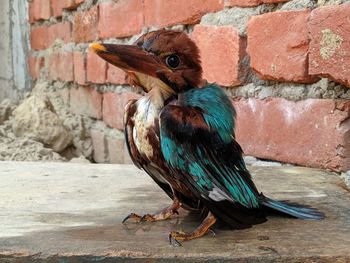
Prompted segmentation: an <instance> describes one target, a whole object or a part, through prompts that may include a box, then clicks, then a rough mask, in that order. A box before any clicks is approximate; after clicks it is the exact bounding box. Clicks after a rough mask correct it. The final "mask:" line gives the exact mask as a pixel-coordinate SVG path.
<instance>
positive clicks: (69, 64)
mask: <svg viewBox="0 0 350 263" xmlns="http://www.w3.org/2000/svg"><path fill="white" fill-rule="evenodd" d="M57 70H58V79H59V80H62V81H74V63H73V52H62V53H60V54H59V60H58V68H57Z"/></svg>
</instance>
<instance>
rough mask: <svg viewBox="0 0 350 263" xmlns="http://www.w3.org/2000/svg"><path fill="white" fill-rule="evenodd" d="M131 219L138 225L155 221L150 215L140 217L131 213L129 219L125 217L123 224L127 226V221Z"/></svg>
mask: <svg viewBox="0 0 350 263" xmlns="http://www.w3.org/2000/svg"><path fill="white" fill-rule="evenodd" d="M129 219H134V220H135V222H136V223H141V222H153V221H155V219H154V217H153V216H152V215H150V214H145V215H143V216H139V215H137V214H135V213H131V214H130V215H128V216H127V217H125V218H124V219H123V221H122V224H125V222H126V221H128V220H129Z"/></svg>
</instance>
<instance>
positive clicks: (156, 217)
mask: <svg viewBox="0 0 350 263" xmlns="http://www.w3.org/2000/svg"><path fill="white" fill-rule="evenodd" d="M180 207H181V203H180V201H179V200H178V199H177V198H176V197H175V198H174V200H173V204H172V205H171V206H169V207H167V208H165V209H163V210H162V211H161V212H159V213H156V214H153V215H151V214H146V215H143V216H140V215H137V214H135V213H131V214H130V215H128V216H127V217H125V218H124V220H123V224H124V223H125V222H126V221H127V220H129V219H134V221H136V222H155V221H161V220H166V219H169V218H171V216H172V215H174V214H179V212H178V210H179V208H180Z"/></svg>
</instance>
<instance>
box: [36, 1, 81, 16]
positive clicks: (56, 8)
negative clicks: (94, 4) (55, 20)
mask: <svg viewBox="0 0 350 263" xmlns="http://www.w3.org/2000/svg"><path fill="white" fill-rule="evenodd" d="M42 1H46V2H47V1H48V0H42ZM82 2H83V1H82V0H51V6H52V12H53V14H52V15H53V16H54V17H61V16H62V12H63V10H64V9H68V10H73V9H75V8H77V7H78V6H79V5H80V4H81V3H82Z"/></svg>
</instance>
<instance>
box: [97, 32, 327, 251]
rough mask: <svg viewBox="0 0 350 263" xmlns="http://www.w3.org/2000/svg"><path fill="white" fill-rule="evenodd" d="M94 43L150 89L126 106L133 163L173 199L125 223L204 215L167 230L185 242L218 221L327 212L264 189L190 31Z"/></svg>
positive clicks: (236, 223)
mask: <svg viewBox="0 0 350 263" xmlns="http://www.w3.org/2000/svg"><path fill="white" fill-rule="evenodd" d="M90 49H92V50H93V51H94V52H95V53H96V54H97V55H98V56H99V57H101V58H102V59H104V60H105V61H107V62H108V63H110V64H112V65H114V66H116V67H118V68H120V69H122V70H123V71H124V72H125V73H126V76H127V80H128V83H129V84H130V85H132V86H136V87H139V88H142V90H143V91H144V94H145V95H144V96H142V97H141V98H140V99H138V100H131V101H129V102H128V103H127V105H126V107H125V114H124V127H125V128H124V134H125V140H126V144H127V148H128V151H129V154H130V157H131V159H132V161H133V162H134V164H135V165H136V166H137V167H138V168H140V169H142V170H144V171H145V172H146V173H147V174H148V175H149V176H150V177H151V178H152V179H153V180H154V182H155V183H156V184H158V186H159V187H160V188H161V189H163V190H164V192H165V193H166V194H167V195H168V196H169V197H170V198H171V199H172V201H173V202H172V204H171V205H170V206H169V207H166V208H165V209H163V210H161V211H160V212H159V213H154V214H145V215H138V214H136V213H131V214H129V215H128V216H127V217H126V218H125V219H124V220H123V223H124V224H126V223H127V221H129V220H134V221H136V222H156V221H160V220H166V219H170V218H172V217H173V216H174V215H177V214H178V210H179V209H180V208H184V209H186V210H189V211H196V212H199V213H201V214H202V215H204V216H203V221H202V222H201V224H200V225H199V226H198V227H197V228H196V229H194V230H193V231H192V232H183V231H171V232H170V233H169V234H168V238H169V241H170V243H172V244H174V245H181V242H182V241H187V240H192V239H195V238H200V237H202V236H204V235H205V234H207V233H208V232H210V231H213V230H212V227H213V226H214V225H215V224H216V223H217V222H221V223H223V224H225V225H227V226H229V227H231V228H233V229H244V228H248V227H251V226H253V225H255V224H260V223H263V222H265V221H266V220H267V219H266V218H267V212H268V211H269V210H274V211H277V212H279V213H281V214H284V215H287V216H290V217H294V218H300V219H308V220H320V219H323V218H324V214H323V213H322V212H319V211H318V210H317V209H315V208H311V207H309V206H303V205H298V204H294V203H293V204H292V203H288V202H287V201H277V200H273V199H271V198H269V197H266V196H265V195H264V194H263V193H262V192H259V191H258V189H257V187H256V186H255V184H254V182H253V180H252V177H251V174H250V172H249V170H248V168H247V166H246V164H245V162H244V159H243V150H242V148H241V146H240V145H239V144H238V142H237V140H236V139H235V124H236V123H235V122H236V111H235V109H234V107H233V105H232V103H231V101H230V99H229V97H228V96H227V95H226V93H225V92H224V90H223V89H222V88H221V87H220V86H219V85H217V84H215V83H208V82H207V81H206V80H205V79H203V77H202V72H203V70H202V66H201V59H200V51H199V48H198V47H197V45H196V44H195V43H194V41H193V40H191V38H190V37H189V36H188V35H187V34H186V33H184V32H182V31H176V30H165V29H160V30H156V31H151V32H148V33H146V34H144V35H142V36H140V37H139V38H138V39H137V40H136V41H135V42H134V43H133V44H131V45H119V44H106V43H98V42H95V43H92V44H90ZM247 121H249V120H247Z"/></svg>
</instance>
